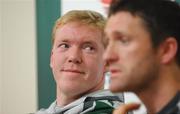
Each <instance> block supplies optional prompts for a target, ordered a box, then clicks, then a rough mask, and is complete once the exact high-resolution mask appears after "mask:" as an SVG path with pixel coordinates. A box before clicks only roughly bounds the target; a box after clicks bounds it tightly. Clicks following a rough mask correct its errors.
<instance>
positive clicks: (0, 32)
mask: <svg viewBox="0 0 180 114" xmlns="http://www.w3.org/2000/svg"><path fill="white" fill-rule="evenodd" d="M1 14H2V11H1V0H0V114H2V104H1V103H2V100H1V99H2V78H1V77H2V29H1V28H2V24H1Z"/></svg>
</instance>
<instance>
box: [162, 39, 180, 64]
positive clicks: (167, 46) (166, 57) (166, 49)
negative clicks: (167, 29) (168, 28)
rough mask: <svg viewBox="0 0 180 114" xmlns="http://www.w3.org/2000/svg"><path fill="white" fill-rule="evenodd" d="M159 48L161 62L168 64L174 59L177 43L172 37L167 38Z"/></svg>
mask: <svg viewBox="0 0 180 114" xmlns="http://www.w3.org/2000/svg"><path fill="white" fill-rule="evenodd" d="M159 48H160V56H161V63H162V64H168V63H170V62H172V61H173V60H175V56H176V54H177V48H178V44H177V41H176V39H175V38H174V37H169V38H167V39H166V40H165V41H164V42H163V43H162V44H161V45H160V47H159Z"/></svg>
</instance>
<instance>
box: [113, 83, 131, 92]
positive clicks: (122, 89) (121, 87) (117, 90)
mask: <svg viewBox="0 0 180 114" xmlns="http://www.w3.org/2000/svg"><path fill="white" fill-rule="evenodd" d="M109 89H110V91H111V92H113V93H119V92H125V91H128V90H127V87H124V86H120V85H119V86H118V85H117V86H116V85H110V88H109Z"/></svg>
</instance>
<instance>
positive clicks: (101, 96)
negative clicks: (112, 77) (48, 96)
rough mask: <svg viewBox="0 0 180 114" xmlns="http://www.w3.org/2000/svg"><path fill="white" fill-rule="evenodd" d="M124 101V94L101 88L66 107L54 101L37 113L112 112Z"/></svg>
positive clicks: (84, 113) (107, 113) (86, 113)
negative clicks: (116, 93) (115, 93)
mask: <svg viewBox="0 0 180 114" xmlns="http://www.w3.org/2000/svg"><path fill="white" fill-rule="evenodd" d="M123 102H124V96H123V94H118V96H116V95H114V94H112V93H111V92H110V91H109V90H100V91H96V92H94V93H91V94H88V95H85V96H83V97H81V98H79V99H77V100H76V101H74V102H72V103H70V104H68V105H66V106H64V107H59V106H57V103H56V101H54V102H53V103H52V104H51V105H50V107H49V108H48V109H41V110H39V111H38V112H37V113H35V114H112V111H113V110H114V109H115V108H116V107H118V106H119V105H121V104H123Z"/></svg>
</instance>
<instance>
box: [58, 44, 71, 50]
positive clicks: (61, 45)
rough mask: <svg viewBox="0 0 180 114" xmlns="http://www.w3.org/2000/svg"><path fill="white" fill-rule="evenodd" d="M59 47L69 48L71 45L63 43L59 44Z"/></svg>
mask: <svg viewBox="0 0 180 114" xmlns="http://www.w3.org/2000/svg"><path fill="white" fill-rule="evenodd" d="M58 47H60V48H64V49H65V48H69V47H70V46H69V45H68V44H66V43H62V44H59V45H58Z"/></svg>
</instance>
